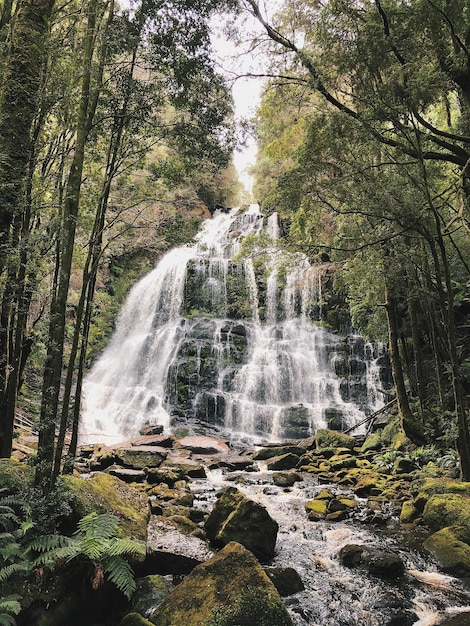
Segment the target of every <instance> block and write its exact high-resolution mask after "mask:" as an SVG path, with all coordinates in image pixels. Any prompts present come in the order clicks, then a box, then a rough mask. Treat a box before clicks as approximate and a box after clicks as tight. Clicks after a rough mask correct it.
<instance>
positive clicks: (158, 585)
mask: <svg viewBox="0 0 470 626" xmlns="http://www.w3.org/2000/svg"><path fill="white" fill-rule="evenodd" d="M135 583H136V590H135V591H134V593H133V594H132V608H133V610H134V611H136V612H137V613H140V614H141V615H143V616H144V617H145V616H148V615H151V614H152V613H153V612H154V611H155V610H156V608H157V607H158V606H159V605H160V604H161V603H162V602H163V600H165V598H166V597H167V596H168V595H169V594H170V592H171V591H172V590H173V586H172V585H171V584H170V583H169V581H168V580H167V579H166V578H164V577H163V576H160V575H158V574H153V575H149V576H144V577H143V578H138V579H137V580H136V581H135Z"/></svg>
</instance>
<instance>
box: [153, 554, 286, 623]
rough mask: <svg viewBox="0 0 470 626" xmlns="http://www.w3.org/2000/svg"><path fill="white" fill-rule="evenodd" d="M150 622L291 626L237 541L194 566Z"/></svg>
mask: <svg viewBox="0 0 470 626" xmlns="http://www.w3.org/2000/svg"><path fill="white" fill-rule="evenodd" d="M150 621H151V622H152V623H153V624H155V626H188V625H190V626H210V625H214V624H227V625H228V624H238V625H242V624H243V626H292V620H291V619H290V617H289V614H288V612H287V609H286V608H285V607H284V605H283V604H282V601H281V598H280V596H279V593H278V592H277V590H276V588H275V587H274V585H273V583H272V582H271V581H270V580H269V578H268V576H267V574H266V573H265V572H264V571H263V569H262V567H261V566H260V565H259V563H258V562H257V560H256V558H255V557H254V555H253V554H251V552H249V551H248V550H246V549H245V548H244V547H243V546H241V545H240V544H238V543H235V542H231V543H229V544H228V545H227V546H225V547H224V548H223V549H222V550H221V551H220V552H219V554H217V555H216V556H214V557H213V558H211V559H209V560H208V561H206V562H205V563H202V564H201V565H198V566H197V567H195V568H194V570H193V571H192V572H191V573H190V574H189V576H187V577H186V578H185V579H184V580H183V581H182V582H181V583H180V584H179V585H178V586H177V587H176V588H175V590H174V591H173V592H172V593H171V594H170V595H169V596H168V598H167V599H166V600H165V601H164V602H163V603H162V604H161V605H160V606H159V607H158V609H157V610H156V611H155V613H153V615H152V616H151V617H150Z"/></svg>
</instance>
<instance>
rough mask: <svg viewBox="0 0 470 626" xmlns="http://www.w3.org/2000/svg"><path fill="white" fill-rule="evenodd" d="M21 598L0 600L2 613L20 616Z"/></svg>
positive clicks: (12, 597) (11, 597) (16, 596)
mask: <svg viewBox="0 0 470 626" xmlns="http://www.w3.org/2000/svg"><path fill="white" fill-rule="evenodd" d="M20 598H21V596H18V595H14V596H7V597H6V598H0V612H2V613H12V614H13V615H18V613H19V612H20V611H21V604H20V602H19V600H20Z"/></svg>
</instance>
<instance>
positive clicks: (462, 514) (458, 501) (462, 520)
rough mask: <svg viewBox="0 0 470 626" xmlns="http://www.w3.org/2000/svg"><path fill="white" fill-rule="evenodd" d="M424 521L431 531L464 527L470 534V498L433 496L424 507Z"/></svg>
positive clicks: (452, 494)
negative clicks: (448, 527)
mask: <svg viewBox="0 0 470 626" xmlns="http://www.w3.org/2000/svg"><path fill="white" fill-rule="evenodd" d="M423 520H424V523H425V524H426V525H427V526H428V527H429V528H430V529H431V530H439V529H440V528H444V527H445V526H463V527H465V528H467V529H468V531H469V532H470V498H469V497H467V496H464V495H460V494H456V493H443V494H437V495H434V496H431V497H430V498H429V500H428V501H427V502H426V505H425V507H424V511H423Z"/></svg>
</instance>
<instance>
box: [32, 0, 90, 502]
mask: <svg viewBox="0 0 470 626" xmlns="http://www.w3.org/2000/svg"><path fill="white" fill-rule="evenodd" d="M97 8H98V2H97V0H90V3H89V6H88V15H87V29H86V35H85V42H84V55H83V78H82V87H81V98H80V106H79V110H78V116H77V123H76V143H75V152H74V156H73V160H72V165H71V168H70V172H69V176H68V180H67V187H66V192H65V200H64V210H63V218H62V228H61V235H60V244H59V245H60V258H59V264H60V267H59V275H58V288H57V294H56V296H55V298H54V299H53V301H52V303H51V312H50V326H49V341H48V351H47V358H46V364H45V368H44V380H43V388H42V403H41V420H40V426H39V442H38V455H37V466H36V477H35V481H36V484H37V485H40V486H41V488H42V489H43V491H44V492H45V493H48V492H49V491H50V490H51V488H52V487H53V476H52V469H53V463H54V452H55V432H56V426H57V413H58V406H59V394H60V387H61V379H62V365H63V350H64V340H65V326H66V308H67V296H68V289H69V283H70V274H71V269H72V256H73V249H74V243H75V230H76V223H77V216H78V209H79V204H80V192H81V185H82V174H83V164H84V159H85V143H86V139H87V136H88V132H89V127H90V123H89V102H90V85H91V70H92V61H93V50H94V43H95V30H96V20H97Z"/></svg>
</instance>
